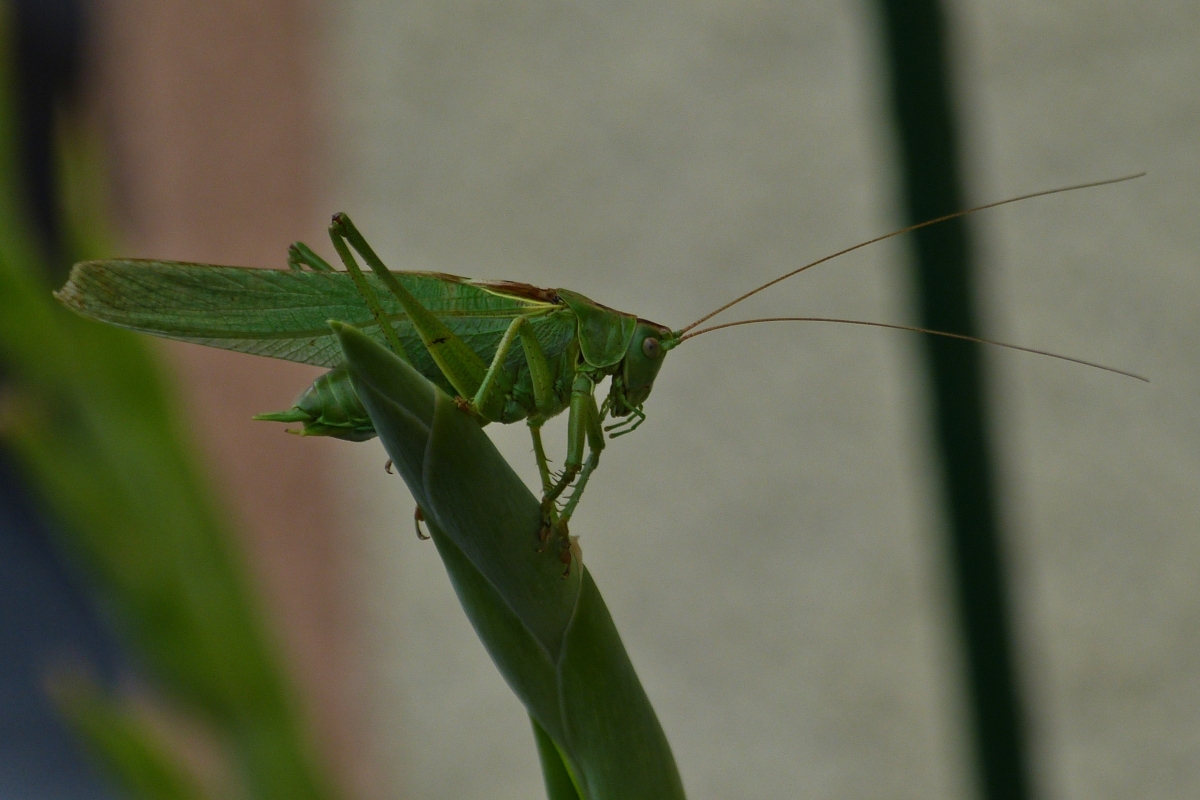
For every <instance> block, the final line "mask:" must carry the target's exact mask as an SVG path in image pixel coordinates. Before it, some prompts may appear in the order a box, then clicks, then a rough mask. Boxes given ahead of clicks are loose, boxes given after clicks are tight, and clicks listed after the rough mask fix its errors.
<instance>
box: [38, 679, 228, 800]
mask: <svg viewBox="0 0 1200 800" xmlns="http://www.w3.org/2000/svg"><path fill="white" fill-rule="evenodd" d="M52 694H53V696H54V699H55V701H56V702H57V704H58V707H59V709H60V710H61V711H62V712H63V715H64V716H65V717H66V718H67V721H68V722H69V723H70V724H71V727H73V728H74V729H75V730H76V731H77V732H78V733H79V734H80V736H81V738H82V739H83V741H84V742H85V743H86V745H87V747H88V751H89V753H90V754H91V755H92V757H93V758H94V759H95V760H96V761H97V762H99V763H100V765H101V766H102V767H103V768H104V770H105V771H106V772H107V773H108V774H110V775H112V776H114V777H115V778H117V779H119V780H120V782H121V785H122V786H123V787H125V789H126V790H127V791H129V792H130V794H131V795H132V796H133V797H136V798H145V800H203V798H204V797H205V794H204V792H202V791H201V790H200V787H199V785H198V784H197V783H196V781H195V780H194V779H193V778H192V776H191V775H190V774H189V773H188V771H187V770H185V769H184V768H183V767H182V766H180V765H179V764H178V763H177V762H176V760H175V758H174V756H173V755H172V754H171V753H170V752H169V750H168V749H167V748H166V747H165V746H164V745H163V743H162V742H160V741H159V740H158V737H157V736H156V735H155V734H154V732H153V731H152V730H150V727H149V726H148V725H147V724H146V722H145V720H143V719H141V718H140V717H139V716H138V715H137V713H135V712H134V711H133V710H131V709H130V708H129V706H128V705H127V704H125V703H122V702H121V701H119V700H117V699H115V698H113V697H110V696H108V695H107V694H105V693H103V692H102V691H100V690H99V689H98V688H97V687H96V686H94V685H92V684H91V683H90V682H88V681H86V680H83V679H71V680H63V681H59V682H57V683H56V684H55V685H54V686H53V691H52Z"/></svg>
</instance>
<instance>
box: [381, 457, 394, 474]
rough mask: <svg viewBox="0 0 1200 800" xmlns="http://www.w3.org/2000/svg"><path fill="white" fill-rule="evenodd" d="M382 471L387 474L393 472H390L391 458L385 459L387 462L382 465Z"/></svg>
mask: <svg viewBox="0 0 1200 800" xmlns="http://www.w3.org/2000/svg"><path fill="white" fill-rule="evenodd" d="M383 471H384V472H386V473H387V474H388V475H391V474H393V473H392V460H391V459H390V458H389V459H388V460H387V463H386V464H384V465H383Z"/></svg>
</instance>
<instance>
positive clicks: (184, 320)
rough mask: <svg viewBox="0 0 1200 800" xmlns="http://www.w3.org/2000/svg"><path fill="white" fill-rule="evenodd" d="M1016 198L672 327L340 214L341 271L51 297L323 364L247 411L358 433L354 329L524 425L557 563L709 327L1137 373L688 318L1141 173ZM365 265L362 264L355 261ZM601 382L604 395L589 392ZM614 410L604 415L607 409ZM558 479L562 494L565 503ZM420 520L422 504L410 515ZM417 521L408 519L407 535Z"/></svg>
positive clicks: (178, 269)
mask: <svg viewBox="0 0 1200 800" xmlns="http://www.w3.org/2000/svg"><path fill="white" fill-rule="evenodd" d="M1140 175H1141V174H1139V175H1129V176H1124V177H1121V178H1115V179H1109V180H1104V181H1096V182H1092V183H1086V184H1080V185H1075V186H1067V187H1062V188H1058V189H1051V190H1047V191H1041V192H1035V193H1032V194H1026V195H1021V196H1019V197H1013V198H1009V199H1007V200H1002V201H999V202H995V203H988V204H986V205H983V206H978V207H976V208H972V209H967V210H965V211H959V212H956V213H953V214H948V215H946V216H944V217H939V218H938V219H933V220H928V221H926V222H922V223H919V224H916V225H911V226H908V227H905V228H901V229H899V230H896V231H892V232H890V233H887V234H884V235H883V236H878V237H876V238H874V239H871V240H868V241H866V242H861V243H859V244H857V245H854V246H853V247H848V248H846V249H844V250H841V251H839V252H837V253H833V254H832V255H829V256H825V257H824V258H821V259H818V260H816V261H813V262H810V263H808V264H805V265H804V266H802V267H799V268H798V269H795V270H792V271H791V272H788V273H786V274H784V275H782V276H780V277H778V278H775V279H773V280H771V281H769V282H767V283H765V284H762V285H761V286H758V287H756V288H755V289H753V290H751V291H749V292H746V293H745V294H742V295H740V296H739V297H737V298H735V299H734V300H732V301H730V302H728V303H726V304H724V305H722V306H720V307H719V308H717V309H716V310H714V311H712V312H711V313H709V314H706V315H704V316H703V317H701V318H700V319H698V320H696V321H695V322H693V323H691V324H690V325H687V326H684V327H682V328H679V329H675V330H672V329H670V328H668V327H666V326H664V325H660V324H658V323H655V322H651V321H650V320H648V319H644V318H642V317H638V316H636V315H634V314H628V313H624V312H621V311H616V310H615V309H612V308H608V307H606V306H603V305H601V304H599V303H596V302H594V301H592V300H590V299H588V298H586V297H584V296H583V295H581V294H578V293H576V292H572V291H569V290H567V289H540V288H537V287H534V286H530V285H528V284H523V283H516V282H512V281H476V280H469V279H467V278H461V277H458V276H454V275H446V274H442V273H431V272H400V271H396V272H393V271H391V270H389V269H388V268H387V267H386V266H385V265H384V264H383V262H382V260H381V259H380V258H379V256H378V255H376V254H375V251H374V250H372V249H371V247H370V245H368V244H367V242H366V240H365V239H364V238H363V236H362V234H360V233H359V232H358V229H357V228H355V226H354V224H353V223H352V222H351V221H350V219H349V217H347V216H346V215H345V214H337V215H335V216H334V218H333V223H332V224H331V225H330V228H329V234H330V238H331V239H332V241H333V246H334V249H335V251H336V252H337V254H338V257H339V258H340V260H341V261H342V263H343V264H344V266H345V271H344V272H341V271H336V270H334V268H333V267H332V266H331V265H330V264H328V263H327V262H326V261H325V260H324V259H322V258H321V257H320V256H318V255H317V254H316V253H315V252H313V251H312V250H311V249H310V248H308V247H307V246H306V245H304V244H301V243H296V244H294V245H292V246H291V248H290V249H289V251H288V266H289V269H288V270H263V269H251V268H245V267H224V266H216V265H209V264H187V263H181V262H173V261H138V260H110V261H90V262H84V263H80V264H76V265H75V267H74V269H73V270H72V272H71V277H70V279H69V280H68V282H67V284H66V286H64V287H63V289H62V290H61V291H59V292H58V293H56V297H57V298H58V300H59V301H60V302H61V303H63V304H64V305H65V306H67V307H68V308H71V309H73V310H75V311H76V312H78V313H80V314H82V315H84V316H87V317H91V318H93V319H97V320H100V321H103V322H108V323H111V324H114V325H119V326H122V327H126V328H132V329H134V330H138V331H143V332H147V333H153V334H156V335H159V336H164V337H167V338H172V339H179V340H183V341H188V342H194V343H198V344H204V345H209V346H212V347H220V348H224V349H228V350H235V351H239V352H245V353H253V354H257V355H265V356H272V357H275V358H282V359H287V360H290V361H298V362H301V363H305V364H313V365H317V366H325V367H331V368H332V369H331V370H330V372H328V373H326V374H325V375H323V376H321V377H320V378H318V379H317V380H316V381H315V382H314V383H313V385H312V386H311V387H310V388H309V389H308V390H307V391H306V392H305V393H304V394H303V395H301V397H300V398H299V399H298V400H297V401H296V404H295V406H294V407H293V408H292V409H290V410H288V411H283V412H276V413H271V414H262V415H259V416H258V417H256V419H264V420H272V421H278V422H298V423H301V424H302V427H301V428H299V429H297V430H296V431H295V432H297V433H300V434H302V435H317V436H334V437H337V438H341V439H347V440H351V441H363V440H366V439H370V438H371V437H373V436H374V435H375V430H374V428H373V427H372V425H371V420H370V418H369V417H368V415H367V413H366V411H365V409H364V408H363V406H362V404H361V402H360V401H359V399H358V397H357V395H356V394H355V392H354V389H353V386H352V384H351V381H350V377H349V374H348V372H347V370H346V368H345V367H344V366H343V365H341V363H340V359H341V351H340V349H339V347H338V344H337V341H336V339H335V337H334V335H333V333H332V331H331V329H330V327H329V324H328V321H330V320H337V321H341V322H344V323H346V324H351V325H354V326H356V327H358V328H360V329H362V330H363V331H364V332H366V333H368V334H369V335H371V336H373V337H375V338H376V339H377V340H379V341H381V342H383V343H384V344H386V345H387V346H388V347H390V348H391V349H392V351H393V352H395V353H396V355H398V356H399V357H400V358H402V359H404V360H405V361H407V362H408V363H410V364H411V365H412V366H413V367H414V368H415V369H417V370H418V371H419V372H420V373H421V374H422V375H424V376H425V377H426V378H428V379H429V380H430V381H432V382H433V383H435V384H436V385H438V386H439V387H440V388H441V389H443V390H444V391H446V392H448V393H450V394H451V395H452V396H454V397H455V398H456V402H457V404H458V406H459V407H460V408H461V409H462V410H463V412H464V413H467V414H470V415H471V416H473V417H474V418H475V419H477V420H478V421H479V422H480V423H481V424H486V423H489V422H499V423H505V424H507V423H513V422H518V421H520V420H525V421H526V423H527V424H528V426H529V430H530V433H531V436H532V439H533V450H534V457H535V460H536V462H537V468H538V473H539V475H540V477H541V483H542V508H543V518H544V520H543V521H544V525H543V530H542V532H541V537H542V540H543V542H544V541H546V539H547V538H548V537H549V536H551V535H552V533H554V532H557V534H558V536H559V539H560V541H561V543H562V546H563V550H562V554H563V560H564V561H565V562H566V563H567V564H568V568H569V564H570V558H571V556H570V548H569V537H568V535H567V523H568V521H569V520H570V518H571V516H572V515H573V514H574V512H575V509H576V507H577V506H578V503H579V500H580V498H581V497H582V495H583V491H584V489H585V487H586V486H587V483H588V480H589V479H590V478H591V476H592V474H593V473H594V472H595V470H596V468H597V466H598V465H599V463H600V454H601V451H602V450H603V449H604V446H605V433H607V434H608V435H609V437H612V438H615V437H617V436H621V435H624V434H626V433H629V432H631V431H633V430H635V429H637V427H638V426H639V425H641V424H642V422H643V421H644V420H645V418H646V415H645V413H644V411H643V406H644V404H645V402H646V400H647V398H648V397H649V396H650V392H651V389H652V388H653V386H654V380H655V377H656V376H657V375H658V371H659V369H660V368H661V366H662V362H663V359H664V358H665V356H666V354H667V353H668V352H670V351H671V350H672V349H674V348H676V347H678V346H679V345H680V344H681V343H683V342H685V341H687V340H688V339H691V338H694V337H696V336H699V335H700V334H702V333H708V332H711V331H715V330H720V329H722V328H729V327H736V326H739V325H749V324H757V323H761V322H777V321H803V322H830V323H840V324H852V325H868V326H874V327H881V328H890V329H895V330H904V331H914V332H919V333H926V334H932V335H938V336H948V337H950V338H956V339H965V340H968V341H973V342H979V343H982V344H991V345H995V346H998V347H1004V348H1009V349H1013V350H1021V351H1024V352H1030V353H1036V354H1039V355H1045V356H1050V357H1052V358H1058V359H1062V360H1066V361H1072V362H1075V363H1079V364H1084V365H1086V366H1091V367H1096V368H1099V369H1103V370H1106V371H1109V372H1114V373H1117V374H1120V375H1125V376H1128V377H1132V378H1137V379H1139V380H1143V381H1144V380H1146V379H1145V378H1143V377H1141V376H1139V375H1135V374H1133V373H1130V372H1126V371H1124V370H1118V369H1114V368H1112V367H1107V366H1104V365H1101V364H1097V363H1094V362H1091V361H1084V360H1082V359H1077V358H1072V357H1069V356H1063V355H1058V354H1055V353H1049V352H1046V351H1044V350H1037V349H1034V348H1028V347H1021V346H1018V345H1012V344H1007V343H1004V342H996V341H992V340H988V339H980V338H975V337H971V336H964V335H961V334H955V333H950V332H945V331H933V330H927V329H923V328H916V327H912V326H907V325H894V324H890V323H881V322H869V321H862V320H848V319H839V318H830V317H771V318H763V319H752V320H740V321H737V322H729V323H724V324H716V325H710V326H708V327H704V328H699V326H700V325H701V324H703V323H705V322H707V321H708V320H710V319H712V318H713V317H714V316H716V315H717V314H719V313H721V312H723V311H726V310H727V309H729V308H731V307H732V306H734V305H737V304H738V303H740V302H742V301H743V300H745V299H747V298H748V297H750V296H752V295H754V294H757V293H758V292H761V291H763V290H764V289H767V288H769V287H771V286H774V285H775V284H777V283H779V282H781V281H783V280H786V279H787V278H790V277H793V276H794V275H797V274H799V273H801V272H804V271H805V270H807V269H810V268H812V267H815V266H817V265H818V264H822V263H824V262H826V261H829V260H831V259H833V258H836V257H838V256H841V255H844V254H846V253H849V252H851V251H853V250H857V249H859V248H862V247H866V246H867V245H870V244H874V243H876V242H879V241H883V240H884V239H889V238H892V237H894V236H898V235H900V234H903V233H907V232H910V231H913V230H917V229H919V228H924V227H927V226H929V225H933V224H936V223H939V222H944V221H946V220H949V219H954V218H956V217H962V216H965V215H967V214H971V213H974V212H976V211H981V210H984V209H988V208H995V207H996V206H1000V205H1005V204H1008V203H1014V202H1017V201H1018V200H1026V199H1029V198H1033V197H1039V196H1044V195H1049V194H1055V193H1060V192H1066V191H1073V190H1076V189H1084V188H1090V187H1095V186H1103V185H1107V184H1112V183H1118V182H1121V181H1126V180H1130V179H1132V178H1136V177H1140ZM355 253H357V255H358V257H361V258H362V259H363V261H365V262H366V264H367V266H368V267H369V268H370V273H367V274H364V272H363V271H362V269H361V268H360V267H359V265H358V262H357V260H356V258H355ZM605 378H608V379H609V388H608V395H607V396H606V397H605V399H604V400H603V402H601V403H597V401H596V388H597V386H598V385H599V384H600V383H601V382H602V381H603V380H604V379H605ZM563 411H567V412H568V423H567V454H566V458H565V460H564V461H563V469H562V470H561V472H559V473H558V474H554V473H552V472H551V470H550V468H549V462H548V459H547V457H546V453H545V449H544V447H543V445H542V438H541V428H542V425H543V424H544V423H545V422H546V421H547V420H549V419H551V418H552V417H554V416H556V415H558V414H560V413H561V412H563ZM610 417H611V418H613V419H615V420H616V422H615V423H614V424H610V425H607V426H605V425H604V423H605V421H606V420H607V419H609V418H610ZM567 489H571V491H570V493H569V495H568V496H567V498H566V499H565V501H563V500H562V496H563V494H564V492H566V491H567ZM420 519H421V513H420V509H418V510H417V520H418V522H419V521H420ZM419 531H420V528H419V526H418V533H419Z"/></svg>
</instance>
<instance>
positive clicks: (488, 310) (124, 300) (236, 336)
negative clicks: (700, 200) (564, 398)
mask: <svg viewBox="0 0 1200 800" xmlns="http://www.w3.org/2000/svg"><path fill="white" fill-rule="evenodd" d="M395 275H396V277H397V278H398V279H399V280H400V282H401V283H402V284H404V287H405V288H406V289H408V290H409V291H410V292H412V293H413V295H415V296H416V297H417V299H419V300H420V301H421V304H422V305H424V306H425V307H426V308H428V309H429V310H430V311H432V312H433V313H434V314H436V315H437V316H438V317H440V318H441V319H442V320H443V321H444V322H445V323H446V325H447V326H449V327H450V329H451V330H452V331H454V333H455V334H457V335H458V336H460V337H461V338H462V339H463V340H464V341H465V342H466V343H467V344H468V345H469V346H470V347H471V349H472V350H474V351H475V352H476V353H478V354H479V355H480V357H481V358H483V359H484V361H487V362H489V363H490V362H491V359H492V357H493V356H494V355H495V352H496V346H497V344H498V343H499V341H500V338H501V337H502V336H503V335H504V331H505V330H506V329H507V328H508V326H509V324H510V323H511V322H512V320H513V319H514V318H515V317H517V316H522V315H523V316H527V317H529V318H530V321H531V322H532V323H533V326H534V330H535V331H536V333H537V337H538V341H539V342H540V343H541V345H542V347H543V348H544V349H545V351H546V355H547V356H549V357H551V358H553V357H555V356H558V355H560V354H561V353H562V352H563V351H564V350H565V349H566V348H567V347H568V346H569V345H570V342H571V340H572V338H573V337H574V336H575V328H576V326H575V317H574V315H573V314H572V313H571V311H570V310H569V309H567V308H566V307H565V306H564V305H563V304H562V302H561V301H559V299H558V297H557V296H556V295H555V293H554V292H551V291H548V290H544V289H537V288H535V287H532V286H526V285H525V284H516V283H507V282H494V283H488V282H473V281H469V280H467V279H466V278H460V277H457V276H454V275H443V274H440V273H428V272H396V273H395ZM366 278H367V281H368V282H369V283H370V285H371V286H372V287H373V288H374V289H375V292H376V294H377V295H378V296H379V301H380V303H381V304H382V306H383V309H384V311H385V313H386V314H387V315H388V317H389V319H391V320H392V321H393V322H394V324H395V328H396V332H397V333H398V334H399V335H400V339H401V341H402V342H403V343H404V346H405V349H406V350H407V351H408V354H409V355H410V356H411V357H412V359H413V362H414V364H413V365H414V366H415V367H416V368H417V369H418V370H419V371H420V372H421V373H422V374H424V375H426V377H429V378H430V379H432V380H436V381H438V382H439V383H444V381H443V380H441V379H442V376H441V374H440V372H439V371H438V369H437V367H436V366H435V365H434V363H433V359H432V358H430V357H429V354H428V352H427V351H426V350H425V348H424V347H423V346H422V345H421V340H420V338H419V337H418V336H417V334H416V331H415V330H413V327H412V325H411V324H410V323H409V322H408V318H407V317H406V316H405V314H404V311H403V310H402V309H401V308H400V304H399V303H398V302H396V300H395V299H394V298H393V297H392V296H391V294H390V293H389V292H388V291H387V289H386V288H385V287H384V286H383V284H382V283H381V282H380V281H379V280H378V278H376V277H375V276H374V275H371V274H368V275H367V276H366ZM55 296H56V297H57V298H58V300H59V302H61V303H62V304H63V305H65V306H67V307H68V308H71V309H73V310H74V311H77V312H78V313H80V314H82V315H83V316H85V317H90V318H92V319H96V320H99V321H101V322H107V323H110V324H112V325H118V326H120V327H123V328H131V329H133V330H136V331H142V332H145V333H152V334H155V335H157V336H163V337H166V338H169V339H179V340H181V341H185V342H193V343H195V344H203V345H208V346H209V347H220V348H222V349H225V350H235V351H237V352H240V353H251V354H253V355H260V356H270V357H272V358H282V359H286V360H288V361H298V362H300V363H302V364H313V365H315V366H320V367H332V366H335V365H336V364H338V363H340V362H341V360H342V351H341V347H340V346H339V345H338V341H337V338H336V337H335V336H334V335H333V332H332V331H331V330H330V329H329V325H328V321H329V320H331V319H336V320H340V321H342V322H348V323H350V324H351V325H354V326H355V327H357V328H359V329H360V330H362V331H364V332H365V333H367V334H368V335H370V336H371V337H373V338H375V339H376V340H378V341H380V342H384V337H383V334H382V332H381V331H380V330H379V326H378V325H377V324H376V322H375V320H374V319H373V318H372V316H371V312H370V311H369V310H368V309H367V306H366V303H364V302H363V299H362V296H361V295H359V293H358V290H357V289H356V288H355V286H354V282H353V281H352V280H351V279H350V276H349V275H347V274H346V273H344V272H299V271H294V270H288V271H285V270H272V269H251V268H248V267H222V266H215V265H211V264H185V263H180V262H176V261H139V260H113V261H87V262H84V263H81V264H76V265H75V267H74V268H73V269H72V270H71V277H70V280H68V281H67V284H66V286H64V287H63V288H62V289H61V290H60V291H59V292H57V293H56V295H55ZM522 357H523V356H522V354H521V351H520V347H519V345H518V346H514V347H513V350H512V352H510V354H509V359H508V362H507V364H506V365H507V366H509V367H510V369H515V368H517V367H518V366H519V363H520V359H521V358H522Z"/></svg>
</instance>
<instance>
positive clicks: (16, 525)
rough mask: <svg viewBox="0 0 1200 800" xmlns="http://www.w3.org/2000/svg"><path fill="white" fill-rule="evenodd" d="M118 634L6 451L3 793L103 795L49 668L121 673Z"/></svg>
mask: <svg viewBox="0 0 1200 800" xmlns="http://www.w3.org/2000/svg"><path fill="white" fill-rule="evenodd" d="M119 661H120V657H119V654H118V650H117V646H116V643H115V641H114V638H113V637H112V636H111V635H110V632H109V631H108V630H107V629H106V628H105V625H104V623H103V622H102V620H101V619H100V616H99V614H98V613H97V609H96V608H95V607H94V605H93V604H92V603H91V600H90V598H89V596H88V594H87V593H86V592H85V591H84V590H83V586H82V585H81V582H80V580H79V578H78V576H77V575H75V574H73V572H72V571H71V569H70V568H69V566H68V565H67V564H66V563H65V561H64V560H63V558H62V557H61V555H60V554H59V553H58V552H57V550H56V549H55V545H54V543H53V541H52V530H51V528H50V523H49V521H48V520H46V519H45V518H44V517H43V516H42V515H41V514H40V513H39V512H38V509H37V508H36V506H35V504H34V503H33V502H32V500H31V498H30V496H29V493H28V491H27V490H26V487H25V486H24V485H23V484H22V481H21V479H20V476H19V475H18V474H17V473H16V471H15V470H14V469H13V465H12V463H11V461H10V459H9V458H8V456H7V454H5V453H4V452H3V451H2V450H0V798H76V797H78V798H85V797H87V798H105V797H112V796H113V794H112V792H111V790H110V789H109V788H108V787H107V786H106V785H105V783H104V781H103V779H102V778H101V777H100V776H99V775H98V774H97V772H96V771H95V770H94V769H93V768H92V766H91V764H90V762H89V761H88V760H87V757H86V755H85V754H84V753H83V751H82V749H81V748H80V746H79V743H78V740H77V739H76V738H75V736H74V735H73V734H72V733H71V732H70V731H69V730H68V729H67V727H66V725H65V724H64V723H63V721H62V719H61V717H60V716H59V714H58V711H57V710H56V709H55V707H54V705H53V704H52V702H51V701H50V698H49V697H48V696H47V694H46V691H45V679H46V677H47V675H48V673H49V672H50V671H51V670H55V669H81V668H82V669H84V670H86V671H87V672H88V673H89V674H90V675H91V676H92V677H94V678H95V679H96V680H98V681H99V682H100V683H102V684H106V685H111V684H112V683H113V682H114V681H115V678H116V674H117V670H118V664H119Z"/></svg>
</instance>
